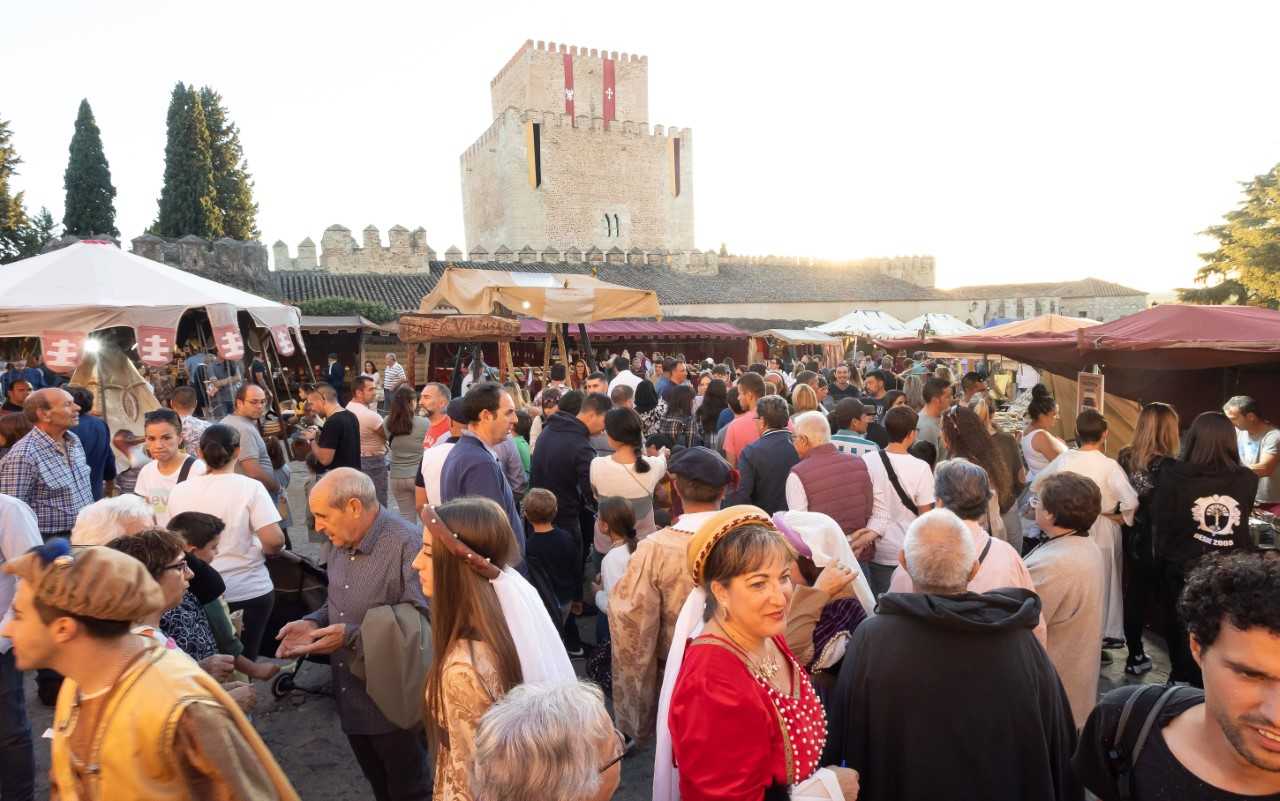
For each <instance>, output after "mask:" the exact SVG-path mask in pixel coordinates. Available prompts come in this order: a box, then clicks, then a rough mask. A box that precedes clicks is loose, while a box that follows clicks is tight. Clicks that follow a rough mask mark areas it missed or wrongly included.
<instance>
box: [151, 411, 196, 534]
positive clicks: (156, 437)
mask: <svg viewBox="0 0 1280 801" xmlns="http://www.w3.org/2000/svg"><path fill="white" fill-rule="evenodd" d="M142 430H143V434H144V435H145V438H146V443H147V446H146V447H147V454H148V455H149V456H150V457H151V461H150V462H147V463H146V464H145V465H143V466H142V470H140V471H139V472H138V483H137V484H135V485H134V486H133V492H134V494H135V495H140V496H142V497H143V498H145V499H146V501H147V503H149V504H151V510H152V512H153V513H154V514H155V516H156V525H157V526H159V527H160V528H164V527H166V526H168V525H169V518H170V517H171V515H170V514H169V494H170V493H172V492H173V488H174V487H176V486H178V484H179V483H180V482H182V481H186V480H187V479H189V478H193V477H195V476H202V475H204V474H205V465H204V462H202V461H200V460H199V459H197V458H196V457H195V456H192V455H188V454H186V453H184V452H183V451H182V450H181V447H182V418H180V417H178V413H177V412H175V411H173V410H171V409H156V410H155V411H153V412H147V414H146V417H144V418H143V429H142ZM188 462H190V464H189V465H188Z"/></svg>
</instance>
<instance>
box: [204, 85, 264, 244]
mask: <svg viewBox="0 0 1280 801" xmlns="http://www.w3.org/2000/svg"><path fill="white" fill-rule="evenodd" d="M200 103H201V105H202V106H203V107H204V117H205V123H206V124H207V125H208V128H209V147H210V150H211V152H212V156H213V183H214V187H215V190H216V192H217V198H218V200H217V204H218V210H219V211H220V212H221V214H222V233H223V236H229V237H231V238H232V239H256V238H257V237H258V235H259V231H258V204H257V203H255V202H254V201H253V181H252V178H251V176H250V175H249V163H248V162H247V161H246V160H245V158H244V149H243V148H242V147H241V146H240V129H239V128H238V127H237V126H236V124H235V123H233V122H232V121H231V120H230V118H229V116H228V115H227V109H226V106H225V105H223V102H222V95H220V94H218V93H217V92H215V91H214V90H213V89H211V88H209V87H208V86H206V87H204V88H202V89H201V90H200Z"/></svg>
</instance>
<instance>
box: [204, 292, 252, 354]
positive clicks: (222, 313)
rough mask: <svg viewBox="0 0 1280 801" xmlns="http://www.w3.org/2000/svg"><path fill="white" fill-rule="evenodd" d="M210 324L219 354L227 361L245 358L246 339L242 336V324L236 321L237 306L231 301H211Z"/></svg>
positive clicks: (207, 308)
mask: <svg viewBox="0 0 1280 801" xmlns="http://www.w3.org/2000/svg"><path fill="white" fill-rule="evenodd" d="M205 308H206V310H207V311H208V312H209V324H210V326H211V327H212V328H213V342H214V344H215V345H217V346H218V355H219V356H221V357H222V358H224V359H226V360H227V361H232V362H238V361H240V360H241V359H243V358H244V339H243V338H242V337H241V336H240V324H239V323H238V322H237V321H236V307H235V306H232V305H231V304H230V303H210V304H209V305H208V306H206V307H205Z"/></svg>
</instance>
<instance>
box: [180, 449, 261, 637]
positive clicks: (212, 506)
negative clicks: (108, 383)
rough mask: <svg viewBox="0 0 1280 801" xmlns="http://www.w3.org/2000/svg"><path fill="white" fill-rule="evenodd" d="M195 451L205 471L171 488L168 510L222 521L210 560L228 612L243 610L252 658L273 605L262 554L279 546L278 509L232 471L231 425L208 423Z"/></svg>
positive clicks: (253, 482)
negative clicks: (223, 585)
mask: <svg viewBox="0 0 1280 801" xmlns="http://www.w3.org/2000/svg"><path fill="white" fill-rule="evenodd" d="M200 456H201V457H202V458H203V459H204V462H205V465H206V466H207V467H208V471H209V472H208V473H207V474H205V475H203V476H197V477H195V478H192V479H189V480H187V481H184V482H183V483H181V484H179V485H177V486H176V487H174V488H173V491H172V492H170V493H169V514H170V515H177V514H179V513H181V512H204V513H205V514H211V515H213V516H214V517H217V518H218V519H219V520H221V521H222V522H223V523H224V524H225V526H226V528H224V529H223V530H222V536H221V537H220V538H219V542H218V552H217V555H216V556H215V557H214V559H213V562H212V563H211V564H212V565H213V568H214V569H215V570H217V571H218V572H219V573H220V574H222V580H223V581H224V582H225V583H226V585H227V590H226V593H225V595H224V597H225V598H226V599H227V604H228V606H230V607H231V611H232V612H234V611H236V610H238V609H243V610H244V628H243V630H242V631H241V632H240V641H241V642H242V643H243V644H244V655H245V657H246V658H247V659H250V660H254V659H257V658H258V651H259V649H260V648H261V646H262V638H263V635H264V633H265V632H266V628H267V620H268V619H269V618H270V617H271V608H272V606H274V605H275V595H274V592H275V588H274V587H273V585H272V584H271V575H270V574H269V573H268V572H267V563H266V557H267V556H269V555H271V554H275V553H279V552H280V550H281V549H282V548H284V534H283V533H282V532H281V531H280V525H279V523H280V511H279V510H278V509H277V508H276V505H275V504H274V503H272V502H271V496H270V495H268V494H267V490H266V488H265V487H263V486H262V482H260V481H258V480H256V479H252V478H249V477H248V476H242V475H238V474H237V473H236V472H235V469H236V462H237V461H238V460H239V458H240V435H239V434H238V433H237V432H236V430H235V429H234V428H231V427H230V426H224V425H212V426H209V427H208V428H207V429H205V432H204V434H203V435H201V437H200Z"/></svg>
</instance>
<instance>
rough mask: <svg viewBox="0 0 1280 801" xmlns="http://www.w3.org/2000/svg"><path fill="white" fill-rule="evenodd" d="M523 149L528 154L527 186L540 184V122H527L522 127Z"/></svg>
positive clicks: (534, 186)
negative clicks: (523, 136)
mask: <svg viewBox="0 0 1280 801" xmlns="http://www.w3.org/2000/svg"><path fill="white" fill-rule="evenodd" d="M524 135H525V151H526V152H527V153H528V154H529V186H531V187H533V188H534V189H537V188H538V187H540V186H542V123H538V122H527V123H525V129H524Z"/></svg>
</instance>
